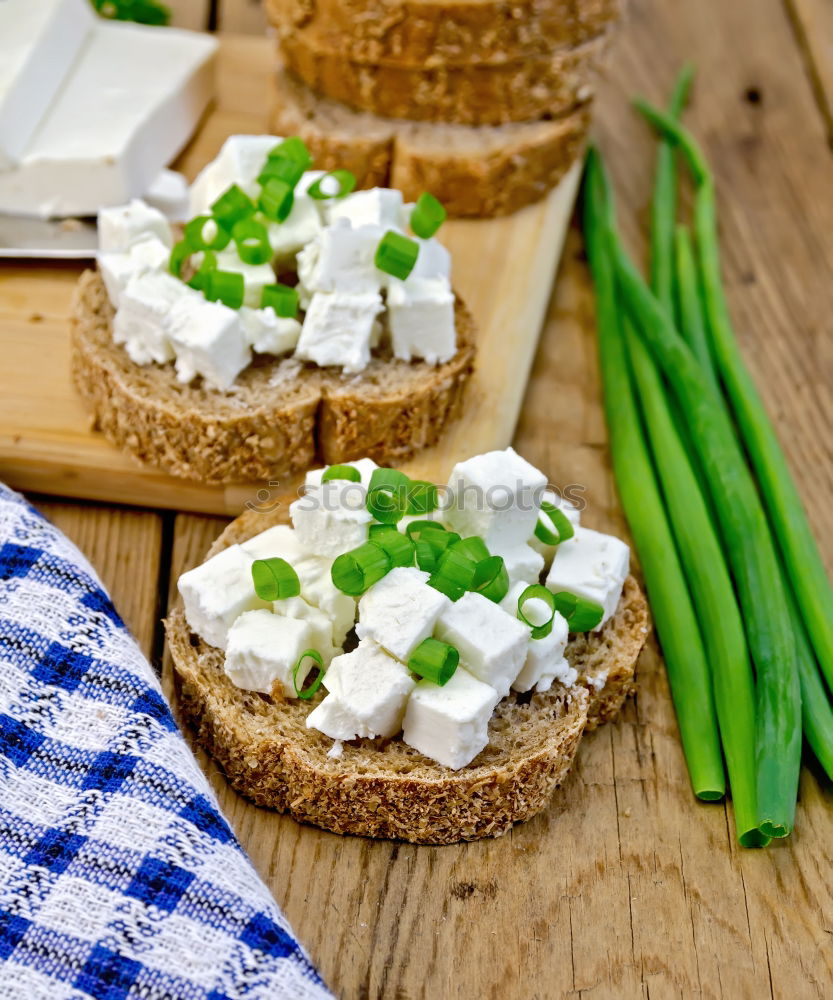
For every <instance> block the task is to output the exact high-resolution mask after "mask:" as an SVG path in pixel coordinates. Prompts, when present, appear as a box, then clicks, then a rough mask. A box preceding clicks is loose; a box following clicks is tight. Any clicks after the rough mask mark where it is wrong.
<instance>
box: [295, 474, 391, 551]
mask: <svg viewBox="0 0 833 1000" xmlns="http://www.w3.org/2000/svg"><path fill="white" fill-rule="evenodd" d="M328 485H329V484H328V483H322V484H321V485H320V486H314V487H310V488H308V489H307V491H306V493H305V494H304V496H302V497H299V498H298V499H297V500H295V501H294V502H293V503H292V504H290V507H289V516H290V517H291V518H292V524H293V527H294V528H295V531H296V532H297V535H298V540H299V542H300V543H301V545H302V546H303V547H304V549H305V550H306V551H307V552H310V553H311V554H313V555H316V556H328V557H330V558H331V559H334V558H335V557H336V556H338V555H341V553H342V552H347V551H349V550H350V549H355V548H357V547H358V546H359V545H361V544H362V543H363V542H366V541H367V531H368V527H369V525H370V522H371V521H372V520H373V517H372V515H371V514H370V512H369V511H368V510H367V508H366V507H364V505H361V506H359V505H356V506H355V507H354V506H353V505H351V506H349V507H348V506H346V505H339V504H333V502H332V500H331V492H330V491H328V490H327V486H328Z"/></svg>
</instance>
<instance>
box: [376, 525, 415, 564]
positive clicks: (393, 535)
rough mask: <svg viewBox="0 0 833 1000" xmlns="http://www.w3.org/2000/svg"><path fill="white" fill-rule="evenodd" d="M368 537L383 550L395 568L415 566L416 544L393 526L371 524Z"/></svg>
mask: <svg viewBox="0 0 833 1000" xmlns="http://www.w3.org/2000/svg"><path fill="white" fill-rule="evenodd" d="M368 537H369V538H370V540H371V541H372V542H375V543H376V544H377V545H378V546H380V547H381V548H383V549H384V550H385V552H387V554H388V555H389V556H390V561H391V563H392V564H393V565H394V566H413V564H414V548H415V546H414V543H413V542H412V541H411V540H410V538H408V537H407V535H403V534H402V533H401V532H399V531H397V529H396V526H395V525H393V524H371V526H370V530H369V531H368Z"/></svg>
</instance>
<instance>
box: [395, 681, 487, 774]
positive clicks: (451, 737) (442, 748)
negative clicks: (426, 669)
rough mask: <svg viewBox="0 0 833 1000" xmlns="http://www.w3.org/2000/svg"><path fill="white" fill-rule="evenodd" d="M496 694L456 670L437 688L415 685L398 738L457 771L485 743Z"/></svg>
mask: <svg viewBox="0 0 833 1000" xmlns="http://www.w3.org/2000/svg"><path fill="white" fill-rule="evenodd" d="M498 701H500V695H498V693H497V691H495V689H494V688H492V687H490V686H489V685H488V684H484V683H482V681H479V680H477V678H476V677H473V676H472V675H471V674H470V673H468V671H466V670H464V669H463V668H462V667H458V668H457V669H456V670H455V671H454V674H453V675H452V677H451V679H450V680H449V681H448V682H447V683H446V684H444V685H443V686H442V687H440V686H439V685H437V684H433V683H432V682H431V681H427V680H423V681H420V682H419V684H417V686H416V688H415V689H414V692H413V694H412V695H411V697H410V698H409V699H408V707H407V708H406V710H405V718H404V720H403V733H402V738H403V740H404V741H405V742H406V743H407V744H408V746H411V747H413V748H414V749H415V750H419V752H420V753H422V754H425V756H426V757H430V758H431V760H436V761H438V762H439V763H440V764H443V765H444V766H445V767H450V768H452V769H453V770H455V771H458V770H459V769H460V768H461V767H465V766H466V765H467V764H470V763H471V762H472V761H473V760H474V758H475V757H476V756H477V755H478V754H479V753H480V751H481V750H482V749H483V748H484V747H485V746H486V744H487V743H488V742H489V719H490V718H491V717H492V712H493V711H494V708H495V706H496V705H497V703H498Z"/></svg>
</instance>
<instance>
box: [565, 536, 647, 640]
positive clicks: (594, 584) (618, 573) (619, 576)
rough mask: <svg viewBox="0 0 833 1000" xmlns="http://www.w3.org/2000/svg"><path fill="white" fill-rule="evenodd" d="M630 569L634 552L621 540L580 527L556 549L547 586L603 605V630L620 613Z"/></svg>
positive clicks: (600, 626) (601, 624) (601, 623)
mask: <svg viewBox="0 0 833 1000" xmlns="http://www.w3.org/2000/svg"><path fill="white" fill-rule="evenodd" d="M629 569H630V549H629V548H628V546H627V545H626V544H625V543H624V542H623V541H622V540H621V539H619V538H616V537H614V536H613V535H605V534H602V532H600V531H593V530H592V529H591V528H583V527H578V528H576V533H575V535H573V537H572V538H568V539H567V541H565V542H562V543H561V544H560V545H559V546H558V548H557V549H556V550H555V556H554V558H553V561H552V566H551V567H550V571H549V573H548V574H547V581H546V583H547V587H548V588H549V589H550V590H551V591H552V592H553V593H558V592H559V591H567V592H568V593H570V594H576V595H577V596H578V597H584V598H586V599H587V600H588V601H593V602H594V603H596V604H601V606H602V608H603V609H604V614H603V616H602V620H601V621H600V622H599V624H598V626H597V628H602V626H603V625H604V624H605V623H606V622H607V620H608V619H609V618H610V616H611V615H612V614H613V612H614V611H615V610H616V605H617V604H618V603H619V598H620V597H621V596H622V587H623V585H624V583H625V579H626V578H627V575H628V572H629Z"/></svg>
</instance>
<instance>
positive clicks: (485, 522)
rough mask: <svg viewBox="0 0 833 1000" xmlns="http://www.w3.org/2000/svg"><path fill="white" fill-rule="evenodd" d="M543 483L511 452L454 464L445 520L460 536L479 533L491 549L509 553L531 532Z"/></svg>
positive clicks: (506, 451) (527, 465)
mask: <svg viewBox="0 0 833 1000" xmlns="http://www.w3.org/2000/svg"><path fill="white" fill-rule="evenodd" d="M546 485H547V480H546V477H545V476H544V474H543V473H542V472H539V471H538V470H537V469H536V468H535V467H534V466H532V465H530V464H529V462H527V461H525V460H524V459H523V458H521V456H520V455H519V454H518V453H517V452H516V451H515V450H514V449H513V448H507V449H505V451H490V452H487V453H486V454H484V455H476V456H475V457H474V458H470V459H468V460H467V461H465V462H458V463H457V465H455V466H454V468H453V470H452V472H451V478H450V479H449V482H448V489H449V498H448V501H449V506H448V510H447V511H446V512H445V517H446V520H447V521H448V523H449V524H450V525H451V527H452V528H453V529H454V530H455V531H457V532H459V533H460V534H461V535H462V536H464V537H465V536H467V535H480V536H481V537H482V538H483V540H484V541H485V542H486V545H487V546H488V547H489V549H490V550H491V549H496V548H500V549H501V550H502V551H508V550H510V549H511V548H512V547H513V546H518V545H521V544H523V543H525V542H526V541H527V540H528V538H529V536H530V535H531V534H532V533H533V531H534V530H535V522H536V521H537V519H538V511H539V509H540V505H541V494H542V493H543V491H544V488H545V487H546Z"/></svg>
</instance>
